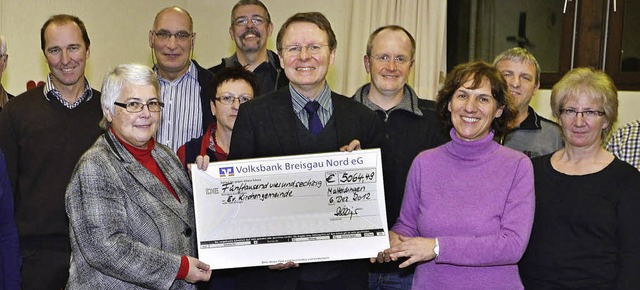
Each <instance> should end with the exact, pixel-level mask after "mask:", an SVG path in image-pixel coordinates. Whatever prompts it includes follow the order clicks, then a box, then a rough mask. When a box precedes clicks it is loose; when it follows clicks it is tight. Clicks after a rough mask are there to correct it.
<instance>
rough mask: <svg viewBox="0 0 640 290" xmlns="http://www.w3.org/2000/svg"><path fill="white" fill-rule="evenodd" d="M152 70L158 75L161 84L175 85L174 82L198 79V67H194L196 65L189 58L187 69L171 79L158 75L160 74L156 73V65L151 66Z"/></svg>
mask: <svg viewBox="0 0 640 290" xmlns="http://www.w3.org/2000/svg"><path fill="white" fill-rule="evenodd" d="M153 71H154V72H155V73H156V76H158V81H159V82H160V83H161V84H171V85H175V84H179V83H182V81H183V80H186V79H194V80H197V79H198V68H196V65H195V64H194V63H193V61H191V60H189V68H188V69H187V71H186V72H185V73H184V74H183V75H182V76H181V77H179V78H177V79H175V80H173V81H170V80H167V79H165V78H163V77H162V76H160V74H159V73H158V66H155V67H153Z"/></svg>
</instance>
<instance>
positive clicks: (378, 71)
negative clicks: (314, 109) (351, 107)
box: [353, 25, 448, 289]
mask: <svg viewBox="0 0 640 290" xmlns="http://www.w3.org/2000/svg"><path fill="white" fill-rule="evenodd" d="M415 50H416V42H415V40H414V39H413V36H411V34H410V33H409V32H408V31H407V30H406V29H404V28H402V27H400V26H397V25H389V26H383V27H380V28H378V29H376V30H375V31H374V32H373V33H372V34H371V36H369V41H368V42H367V53H366V55H365V56H364V67H365V69H366V70H367V73H369V74H370V76H371V83H368V84H366V85H364V86H362V87H361V88H360V89H358V91H357V92H356V94H355V95H354V97H353V99H354V100H356V101H358V102H360V103H362V104H364V105H365V106H367V107H368V108H369V109H371V110H373V111H375V112H376V113H377V114H378V117H380V119H381V120H382V121H383V123H384V126H383V128H384V133H385V134H384V139H383V141H382V146H381V149H382V169H383V175H384V187H385V202H386V207H387V223H388V225H389V228H391V227H392V226H393V224H394V223H395V221H396V219H397V218H398V215H399V214H400V206H401V204H402V197H403V195H404V186H405V180H406V178H407V173H408V172H409V167H410V166H411V162H412V161H413V158H415V157H416V155H418V153H420V152H421V151H423V150H426V149H429V148H433V147H436V146H438V145H440V144H443V143H444V142H446V141H447V140H448V138H447V135H446V134H445V132H444V131H443V128H442V126H441V125H440V123H439V122H438V120H437V118H436V116H435V113H434V110H433V108H434V104H433V101H430V100H423V99H419V98H418V96H417V95H416V92H415V91H414V90H413V89H412V88H411V87H410V86H409V85H407V77H408V76H409V72H410V71H411V68H412V67H413V63H414V55H415ZM398 265H399V263H385V264H373V265H371V267H370V273H369V289H398V288H394V287H398V286H399V287H400V288H401V289H411V280H412V278H413V270H414V268H415V267H410V268H406V269H399V268H398Z"/></svg>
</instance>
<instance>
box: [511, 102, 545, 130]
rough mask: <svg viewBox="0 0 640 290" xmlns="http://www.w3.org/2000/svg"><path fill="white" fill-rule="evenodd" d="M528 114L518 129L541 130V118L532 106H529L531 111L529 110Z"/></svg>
mask: <svg viewBox="0 0 640 290" xmlns="http://www.w3.org/2000/svg"><path fill="white" fill-rule="evenodd" d="M527 114H528V115H527V118H525V119H524V121H522V123H520V125H518V127H516V128H518V129H527V130H536V129H541V128H542V126H541V125H540V118H539V117H538V114H536V112H535V111H534V110H533V108H532V107H531V106H529V109H527Z"/></svg>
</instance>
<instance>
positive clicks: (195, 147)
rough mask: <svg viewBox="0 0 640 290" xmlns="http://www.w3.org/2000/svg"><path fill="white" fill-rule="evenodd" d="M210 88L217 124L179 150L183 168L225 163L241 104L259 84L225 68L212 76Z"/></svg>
mask: <svg viewBox="0 0 640 290" xmlns="http://www.w3.org/2000/svg"><path fill="white" fill-rule="evenodd" d="M211 88H212V90H213V91H214V92H215V95H214V96H213V97H212V98H211V102H210V104H211V112H212V113H213V115H215V116H216V122H215V123H213V124H210V125H209V127H208V128H207V131H206V132H205V133H204V135H203V136H200V137H199V138H195V139H192V140H191V141H189V142H187V143H186V144H184V145H182V146H181V147H180V148H178V157H179V158H180V161H182V164H183V165H186V164H188V163H194V162H196V163H198V165H199V167H202V165H203V164H207V163H209V162H210V161H211V162H212V161H225V160H227V156H228V155H229V144H230V143H231V132H232V131H233V124H234V123H235V122H236V117H237V116H238V109H239V108H240V104H242V103H244V102H247V101H249V100H251V99H253V96H254V92H257V91H258V83H257V80H256V78H255V76H254V75H253V73H252V72H250V71H248V70H246V69H244V68H243V67H239V66H238V67H228V68H223V69H221V70H220V71H219V72H218V73H217V74H216V75H215V76H214V78H213V80H212V81H211ZM205 168H206V167H205Z"/></svg>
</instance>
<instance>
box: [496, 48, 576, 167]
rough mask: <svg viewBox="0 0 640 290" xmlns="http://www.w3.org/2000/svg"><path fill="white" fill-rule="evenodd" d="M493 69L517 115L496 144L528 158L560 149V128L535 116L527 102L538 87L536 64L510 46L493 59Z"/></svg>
mask: <svg viewBox="0 0 640 290" xmlns="http://www.w3.org/2000/svg"><path fill="white" fill-rule="evenodd" d="M493 66H495V67H496V69H498V71H500V73H501V74H502V77H504V79H505V81H507V86H508V89H509V94H511V98H512V100H513V103H514V104H515V107H516V110H517V116H516V118H515V121H514V122H513V123H512V124H509V132H508V133H507V134H506V135H505V136H504V137H502V138H501V139H500V140H499V141H500V144H502V145H504V146H507V147H509V148H512V149H515V150H518V151H521V152H523V153H524V154H526V155H527V156H529V157H530V158H533V157H537V156H541V155H546V154H549V153H553V152H555V151H556V150H558V149H560V148H562V147H563V145H562V131H561V130H560V126H558V124H556V123H555V122H553V121H551V120H547V119H545V118H543V117H542V116H540V115H538V114H537V113H536V112H535V111H534V110H533V108H532V107H531V106H529V103H530V102H531V98H533V96H534V95H535V94H536V93H537V92H538V88H539V87H540V64H538V61H537V60H536V58H535V57H534V56H533V54H531V53H530V52H529V51H528V50H527V49H526V48H520V47H514V48H510V49H507V50H505V51H503V52H502V53H500V54H499V55H498V56H496V58H495V60H494V61H493Z"/></svg>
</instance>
